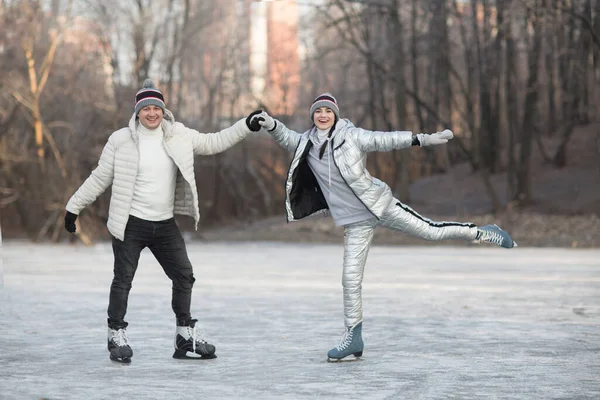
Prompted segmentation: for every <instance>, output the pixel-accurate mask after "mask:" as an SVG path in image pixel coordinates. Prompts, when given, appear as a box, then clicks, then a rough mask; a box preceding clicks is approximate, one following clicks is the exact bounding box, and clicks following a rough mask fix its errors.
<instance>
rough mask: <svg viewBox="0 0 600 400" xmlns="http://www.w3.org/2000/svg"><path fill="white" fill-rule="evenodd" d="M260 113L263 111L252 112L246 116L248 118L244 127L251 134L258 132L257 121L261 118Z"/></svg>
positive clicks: (258, 125) (259, 126)
mask: <svg viewBox="0 0 600 400" xmlns="http://www.w3.org/2000/svg"><path fill="white" fill-rule="evenodd" d="M262 112H263V110H256V111H253V112H252V113H251V114H250V115H248V118H246V125H247V126H248V129H250V130H251V131H252V132H258V131H260V128H261V125H260V124H259V121H260V120H261V119H262V118H263V117H262Z"/></svg>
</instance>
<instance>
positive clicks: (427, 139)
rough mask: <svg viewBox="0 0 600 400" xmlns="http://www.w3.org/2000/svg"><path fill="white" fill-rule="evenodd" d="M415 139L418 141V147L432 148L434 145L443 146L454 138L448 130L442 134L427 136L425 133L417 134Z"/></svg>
mask: <svg viewBox="0 0 600 400" xmlns="http://www.w3.org/2000/svg"><path fill="white" fill-rule="evenodd" d="M416 136H417V139H418V140H419V145H420V146H421V147H425V146H433V145H436V144H444V143H448V140H450V139H452V138H453V137H454V134H453V133H452V131H451V130H450V129H445V130H444V131H442V132H437V133H432V134H427V133H418V134H417V135H416Z"/></svg>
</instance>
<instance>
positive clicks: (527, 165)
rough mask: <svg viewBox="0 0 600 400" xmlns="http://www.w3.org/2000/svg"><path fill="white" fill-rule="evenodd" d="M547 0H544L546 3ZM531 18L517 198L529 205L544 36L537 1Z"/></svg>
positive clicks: (531, 12)
mask: <svg viewBox="0 0 600 400" xmlns="http://www.w3.org/2000/svg"><path fill="white" fill-rule="evenodd" d="M544 2H545V0H542V3H544ZM530 20H531V26H532V30H533V38H532V48H531V49H530V51H529V53H528V54H529V60H528V70H529V77H528V79H527V89H526V94H525V104H524V106H523V109H524V114H523V124H522V126H521V149H520V150H521V151H520V154H519V164H518V165H517V193H516V200H518V201H519V202H520V203H521V204H523V205H527V204H529V203H530V202H531V199H532V198H531V149H532V142H533V133H534V131H535V122H536V119H537V112H536V109H537V100H538V98H537V97H538V70H539V61H540V51H541V44H542V40H541V39H542V37H541V32H540V22H541V21H540V11H539V4H538V2H537V1H536V7H535V9H533V10H531V11H530Z"/></svg>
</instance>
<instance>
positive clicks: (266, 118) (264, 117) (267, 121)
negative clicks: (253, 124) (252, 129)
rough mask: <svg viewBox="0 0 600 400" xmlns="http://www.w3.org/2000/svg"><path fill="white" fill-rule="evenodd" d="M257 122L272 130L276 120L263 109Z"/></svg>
mask: <svg viewBox="0 0 600 400" xmlns="http://www.w3.org/2000/svg"><path fill="white" fill-rule="evenodd" d="M258 123H259V124H260V125H261V126H262V127H263V128H265V129H266V130H268V131H272V130H273V129H275V127H276V126H277V122H275V120H274V119H273V117H271V116H270V115H269V114H267V112H266V111H263V112H262V113H261V114H260V118H259V121H258Z"/></svg>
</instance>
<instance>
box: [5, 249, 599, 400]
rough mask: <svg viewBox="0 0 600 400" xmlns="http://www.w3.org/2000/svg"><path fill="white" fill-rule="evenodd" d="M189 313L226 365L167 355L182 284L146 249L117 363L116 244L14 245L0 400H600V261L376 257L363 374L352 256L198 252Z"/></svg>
mask: <svg viewBox="0 0 600 400" xmlns="http://www.w3.org/2000/svg"><path fill="white" fill-rule="evenodd" d="M188 249H189V254H190V258H191V260H192V262H193V263H194V265H195V271H196V278H197V283H196V286H195V292H194V298H193V305H192V311H193V313H194V316H195V317H197V318H199V319H200V322H201V325H202V327H203V330H204V333H205V335H206V337H207V338H209V339H210V341H212V342H213V343H214V344H215V345H216V346H217V354H218V358H217V359H215V360H206V361H192V362H190V361H181V360H174V359H172V358H171V355H172V352H173V349H172V340H173V333H174V326H173V325H174V319H173V316H172V313H171V310H170V282H169V281H168V280H167V278H166V277H165V276H164V274H163V272H162V270H161V269H160V267H159V265H158V264H157V263H156V261H154V259H153V258H152V256H151V254H150V253H149V252H144V253H143V255H142V259H141V262H140V268H139V269H138V273H137V276H136V279H135V281H134V287H133V290H132V292H131V296H130V304H129V312H128V315H127V320H128V321H129V322H130V326H129V330H128V331H129V338H130V341H131V343H132V347H133V350H134V358H133V362H132V364H131V365H128V366H125V365H119V364H115V363H112V362H111V361H110V360H109V359H108V352H107V351H106V344H105V343H106V342H105V335H106V327H105V318H106V316H105V315H106V306H107V300H108V288H109V284H110V281H111V278H112V252H111V248H110V245H108V244H101V245H97V246H94V247H92V248H87V247H84V246H67V245H65V246H55V245H53V246H49V245H48V246H47V245H33V244H28V243H18V242H12V243H11V242H8V243H6V242H5V243H4V246H3V248H2V250H3V258H4V289H0V304H1V307H0V399H40V398H45V399H110V398H115V397H119V398H131V399H305V398H306V399H312V398H327V399H330V398H338V397H339V398H345V399H353V398H357V399H598V398H600V251H598V250H563V249H525V248H519V249H514V250H502V249H493V248H490V247H486V246H481V247H469V248H449V247H435V246H429V247H418V248H410V247H383V246H382V247H377V246H376V247H373V248H372V250H371V254H370V258H369V261H368V264H367V268H366V273H365V281H364V289H363V291H364V309H365V319H364V323H363V325H364V328H363V329H364V334H363V338H364V340H365V345H366V347H365V352H364V356H363V358H362V360H361V361H358V362H346V363H337V364H332V363H327V362H326V356H325V355H326V352H327V350H329V348H330V347H332V346H334V345H335V344H337V342H338V340H339V339H340V337H341V333H342V329H343V319H342V308H341V305H342V304H341V302H342V296H341V284H340V279H341V265H340V264H341V255H342V249H341V245H310V244H277V243H235V244H227V243H216V244H215V243H211V244H201V243H198V244H193V245H189V247H188Z"/></svg>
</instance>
